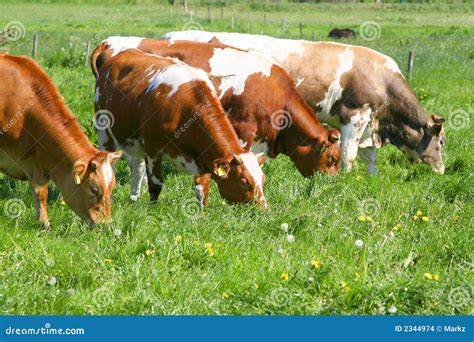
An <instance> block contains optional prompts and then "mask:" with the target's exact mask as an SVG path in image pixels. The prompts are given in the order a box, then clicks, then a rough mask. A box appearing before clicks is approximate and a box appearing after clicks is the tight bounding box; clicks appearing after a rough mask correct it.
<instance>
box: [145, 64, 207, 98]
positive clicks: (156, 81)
mask: <svg viewBox="0 0 474 342" xmlns="http://www.w3.org/2000/svg"><path fill="white" fill-rule="evenodd" d="M150 75H152V76H151V78H150V79H149V81H148V83H149V85H148V88H147V90H146V92H145V93H146V94H148V93H149V92H151V91H154V90H155V89H156V88H158V87H159V86H160V85H161V84H166V85H169V86H171V90H170V91H169V93H168V97H171V96H173V95H174V94H175V93H176V92H177V91H178V89H179V87H180V86H181V85H183V84H186V83H188V82H191V81H204V82H205V83H206V85H207V86H208V87H209V89H210V90H211V92H214V87H213V85H212V83H211V81H209V78H208V77H207V74H206V73H205V72H204V70H201V69H196V68H192V67H190V66H188V65H183V64H172V65H169V66H167V67H165V68H163V69H161V70H159V71H158V72H155V73H154V74H150Z"/></svg>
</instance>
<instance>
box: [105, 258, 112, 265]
mask: <svg viewBox="0 0 474 342" xmlns="http://www.w3.org/2000/svg"><path fill="white" fill-rule="evenodd" d="M104 261H105V262H106V263H108V264H111V263H112V259H108V258H107V259H104Z"/></svg>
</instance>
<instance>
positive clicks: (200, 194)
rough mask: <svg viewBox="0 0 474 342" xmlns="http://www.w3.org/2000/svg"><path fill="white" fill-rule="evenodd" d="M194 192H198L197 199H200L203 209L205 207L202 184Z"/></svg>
mask: <svg viewBox="0 0 474 342" xmlns="http://www.w3.org/2000/svg"><path fill="white" fill-rule="evenodd" d="M194 190H195V191H196V198H197V199H198V201H199V204H200V205H201V207H204V188H203V187H202V185H201V184H198V185H196V188H195V189H194Z"/></svg>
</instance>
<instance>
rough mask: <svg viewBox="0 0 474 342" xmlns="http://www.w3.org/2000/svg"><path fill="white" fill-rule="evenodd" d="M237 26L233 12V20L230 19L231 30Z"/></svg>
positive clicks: (233, 12)
mask: <svg viewBox="0 0 474 342" xmlns="http://www.w3.org/2000/svg"><path fill="white" fill-rule="evenodd" d="M234 25H235V11H234V10H232V18H231V19H230V28H231V29H232V30H233V29H234Z"/></svg>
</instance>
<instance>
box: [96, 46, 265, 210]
mask: <svg viewBox="0 0 474 342" xmlns="http://www.w3.org/2000/svg"><path fill="white" fill-rule="evenodd" d="M102 62H103V65H102V66H101V68H100V70H99V71H98V72H99V73H98V75H97V76H98V78H97V82H96V102H95V108H96V114H97V113H98V115H101V113H102V114H103V113H104V110H106V111H107V112H106V113H107V114H108V115H110V116H111V117H113V124H110V125H109V126H108V127H103V128H104V129H103V130H99V139H100V143H101V145H103V146H104V147H105V148H106V149H108V150H115V149H122V150H124V151H125V153H126V154H128V155H130V156H132V157H134V158H139V159H145V161H146V171H147V176H148V191H149V193H150V197H151V200H152V201H156V200H157V199H158V196H159V195H160V192H161V190H162V187H163V183H164V178H163V174H162V161H163V159H165V160H168V161H170V162H172V163H173V164H174V165H175V166H176V167H177V168H178V169H179V170H180V171H182V172H184V173H189V174H192V175H194V176H195V181H196V182H197V185H199V184H201V185H202V183H203V181H202V179H201V178H202V177H204V175H206V174H211V175H212V177H213V178H214V180H216V181H217V184H218V188H219V192H220V193H221V195H222V197H224V198H225V199H227V200H228V201H229V202H232V203H233V202H249V201H251V200H253V199H254V197H255V195H256V196H257V204H259V205H261V206H263V207H267V202H266V199H265V196H264V194H263V185H264V182H265V175H264V174H263V172H262V170H261V168H260V165H259V161H258V156H256V155H255V154H254V153H252V152H246V151H244V150H243V149H242V147H241V146H240V144H239V140H238V138H237V135H236V134H235V132H234V130H233V129H232V126H231V124H230V122H229V119H228V118H227V116H226V114H225V112H224V109H223V108H222V106H221V104H220V102H219V99H218V97H217V95H216V93H215V91H214V88H213V86H212V84H211V83H210V81H209V79H208V77H207V74H206V73H205V72H204V71H202V70H200V69H196V68H192V67H190V66H188V65H186V64H184V63H182V62H180V61H178V60H176V59H172V58H162V57H158V56H154V55H150V54H145V53H143V52H140V51H138V50H126V51H123V52H121V53H119V54H117V55H114V56H113V57H111V58H108V59H105V60H102ZM96 121H100V118H96ZM261 161H262V160H261ZM209 181H210V178H207V180H206V182H205V185H206V186H207V189H208V188H209ZM198 189H199V188H198ZM196 195H197V197H198V200H200V201H201V202H202V197H203V196H204V194H203V193H201V192H198V193H196ZM206 195H207V193H206Z"/></svg>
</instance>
